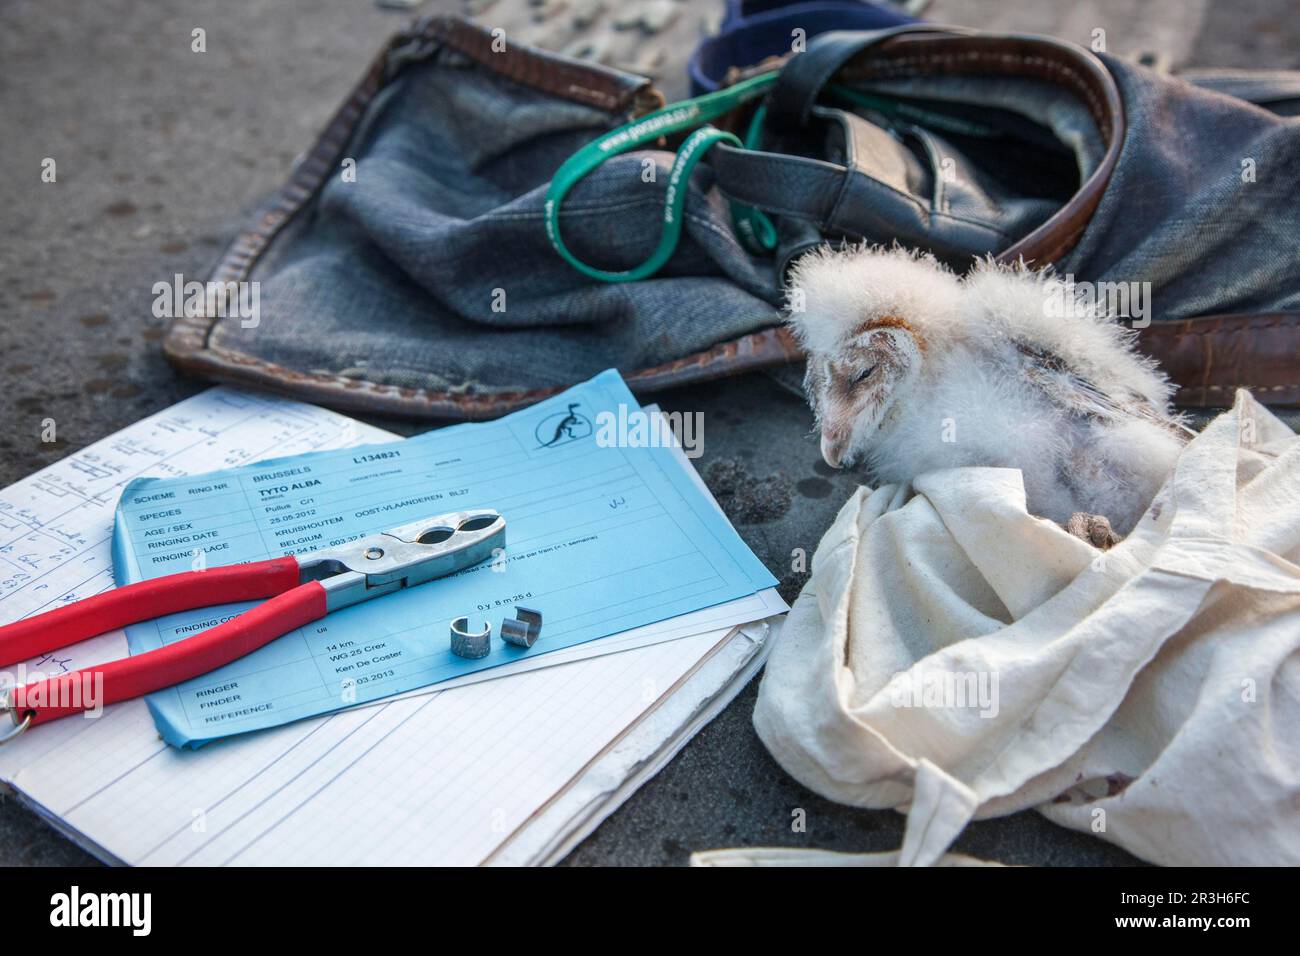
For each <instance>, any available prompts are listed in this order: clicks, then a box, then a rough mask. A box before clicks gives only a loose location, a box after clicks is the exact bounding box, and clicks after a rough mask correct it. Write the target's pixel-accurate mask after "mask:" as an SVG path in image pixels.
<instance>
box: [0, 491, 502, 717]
mask: <svg viewBox="0 0 1300 956" xmlns="http://www.w3.org/2000/svg"><path fill="white" fill-rule="evenodd" d="M505 540H506V519H505V518H503V517H502V516H501V515H500V514H499V513H498V512H496V511H494V510H491V509H478V510H469V511H456V512H452V513H449V514H443V515H438V516H437V517H433V518H426V519H424V520H422V521H415V522H412V523H411V524H405V525H402V526H401V527H399V528H393V529H391V530H389V531H382V532H379V533H377V534H370V535H366V536H365V537H362V538H358V539H356V540H354V541H349V542H347V543H346V544H342V545H339V546H337V547H332V548H326V549H323V550H320V551H312V552H308V553H305V554H300V555H288V556H286V557H283V558H272V559H270V560H267V561H255V562H252V563H250V564H235V565H230V566H227V567H219V568H211V569H207V570H203V571H184V572H181V573H179V574H169V575H167V576H165V577H160V578H154V579H153V580H151V581H139V582H137V583H135V584H128V585H126V586H124V587H120V588H116V589H114V590H112V591H106V592H104V593H103V594H97V595H95V596H94V597H92V598H87V599H85V600H83V601H76V602H74V603H72V604H68V605H65V606H64V607H60V608H56V609H55V610H53V611H47V612H46V613H44V614H38V615H36V616H34V617H29V618H25V619H23V620H21V621H16V622H14V623H13V624H9V625H6V626H4V627H0V666H8V665H9V664H14V663H17V662H19V661H26V660H29V659H31V658H33V657H36V656H37V655H39V654H44V653H47V652H49V651H53V650H56V649H58V648H60V647H65V646H66V645H68V644H73V643H75V642H77V641H82V640H85V639H86V638H90V637H94V636H95V635H97V634H102V633H104V632H105V631H111V630H114V629H115V628H119V627H124V626H125V625H127V624H135V623H138V622H140V621H144V620H148V619H150V618H154V617H161V616H163V615H166V614H175V613H177V612H178V611H187V610H192V609H194V608H201V607H211V606H212V605H215V604H233V603H235V602H237V601H252V600H256V599H258V598H270V600H268V601H266V602H265V603H264V604H259V605H258V606H257V607H254V608H251V609H249V610H247V611H245V612H244V613H243V614H240V615H239V616H238V617H235V618H232V619H231V620H229V621H226V622H225V623H223V624H218V625H217V626H216V627H212V628H209V629H208V630H206V631H202V632H200V633H198V634H196V635H194V636H193V637H187V638H185V639H183V640H180V641H176V642H175V643H172V644H167V645H165V646H163V647H160V648H157V649H155V650H152V651H147V652H146V653H144V654H137V655H135V656H134V657H127V658H124V659H122V660H116V661H111V662H109V663H107V664H102V665H98V666H94V667H86V668H82V669H81V670H78V671H72V672H70V673H67V674H59V675H57V676H55V677H50V678H48V679H43V680H37V681H34V682H32V683H29V684H24V685H23V686H21V687H13V688H10V689H9V690H8V691H7V692H5V694H4V695H3V697H0V717H3V712H5V711H7V712H8V713H9V715H10V716H11V717H12V719H13V725H14V726H13V728H12V729H10V730H8V732H7V733H3V735H2V736H0V742H3V741H4V740H8V739H9V738H10V737H14V736H17V735H18V734H20V733H22V732H23V731H24V730H26V729H27V728H28V727H29V726H31V725H32V724H40V723H44V722H45V721H47V720H54V719H56V718H58V717H66V716H68V715H69V714H75V713H79V712H81V711H83V710H87V709H89V708H91V707H95V706H97V705H98V704H113V703H117V702H118V701H122V700H128V699H130V698H132V697H139V696H141V695H143V694H149V693H152V692H153V691H156V690H160V689H162V688H164V687H170V686H172V685H173V684H179V683H181V682H183V681H187V680H191V679H192V678H195V677H198V676H199V675H201V674H206V673H207V672H208V671H211V670H215V669H216V668H218V667H221V666H222V665H223V664H229V663H230V662H231V661H233V660H237V659H238V658H240V657H243V656H244V655H245V654H250V653H252V652H253V651H255V650H257V649H258V648H259V647H262V646H263V645H265V644H269V643H270V642H271V641H273V640H275V639H276V638H277V637H280V636H281V635H283V634H287V633H288V632H289V631H292V630H293V629H294V628H298V627H302V626H303V625H305V624H310V623H311V622H312V621H315V620H318V619H320V618H322V617H324V616H325V615H326V614H329V613H330V612H331V611H337V610H339V609H340V608H345V607H349V606H351V605H353V604H357V603H359V602H361V601H365V600H368V599H370V598H373V597H379V596H381V595H384V594H391V593H393V592H394V591H397V590H400V589H402V588H409V587H415V586H416V585H418V584H424V583H425V582H427V581H432V580H434V579H435V578H441V577H445V576H447V575H449V574H454V573H455V572H457V571H460V570H462V569H463V568H468V567H471V566H472V565H475V564H478V563H479V562H480V561H484V560H486V559H487V558H489V557H492V556H493V553H494V551H496V549H498V548H502V547H504V546H505ZM91 681H94V682H96V683H97V684H99V682H101V681H102V684H99V686H100V687H101V688H102V689H101V690H98V691H96V692H95V693H94V694H93V699H91V700H87V697H88V696H90V695H87V694H86V693H85V692H84V690H85V688H87V686H88V685H89V682H91Z"/></svg>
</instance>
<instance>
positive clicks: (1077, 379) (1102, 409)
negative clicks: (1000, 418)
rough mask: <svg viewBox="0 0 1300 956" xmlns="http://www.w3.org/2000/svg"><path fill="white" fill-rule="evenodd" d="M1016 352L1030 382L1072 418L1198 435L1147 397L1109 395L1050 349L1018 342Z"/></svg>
mask: <svg viewBox="0 0 1300 956" xmlns="http://www.w3.org/2000/svg"><path fill="white" fill-rule="evenodd" d="M1016 350H1017V352H1018V353H1019V355H1020V357H1021V359H1022V361H1023V365H1022V368H1023V370H1024V374H1025V377H1026V378H1027V379H1028V380H1029V382H1030V383H1031V384H1032V385H1034V386H1035V387H1036V388H1038V389H1039V390H1041V391H1042V392H1043V394H1044V395H1046V396H1047V397H1048V398H1049V399H1050V400H1051V401H1052V402H1053V403H1055V404H1056V405H1058V406H1060V407H1061V408H1063V409H1065V410H1066V411H1067V412H1069V413H1070V414H1071V415H1074V416H1077V417H1079V418H1092V419H1097V420H1103V421H1124V420H1133V419H1139V420H1143V421H1148V422H1151V423H1153V424H1156V425H1159V426H1160V427H1162V428H1166V429H1168V430H1169V431H1171V432H1174V433H1175V434H1177V435H1179V436H1181V437H1184V438H1193V437H1195V435H1196V432H1195V431H1193V430H1192V429H1191V428H1188V427H1187V425H1185V424H1184V423H1183V422H1182V421H1180V420H1179V419H1177V418H1174V417H1171V416H1170V415H1167V414H1165V413H1164V412H1163V411H1162V410H1161V409H1159V408H1157V407H1156V406H1155V405H1153V404H1152V403H1151V401H1150V399H1148V398H1146V397H1145V396H1143V395H1140V394H1138V393H1137V392H1132V391H1130V392H1121V393H1118V394H1115V393H1112V392H1109V391H1107V390H1106V389H1103V388H1101V387H1100V386H1098V385H1097V384H1096V383H1095V382H1093V381H1092V380H1091V379H1089V378H1088V377H1087V376H1086V375H1084V374H1082V373H1080V372H1079V371H1078V370H1077V369H1074V368H1072V367H1071V366H1070V365H1069V364H1068V363H1067V362H1066V361H1065V360H1064V359H1062V358H1061V357H1060V356H1059V355H1056V354H1055V353H1053V352H1050V351H1048V350H1047V349H1044V348H1042V347H1040V346H1035V345H1031V344H1028V343H1025V342H1017V343H1016Z"/></svg>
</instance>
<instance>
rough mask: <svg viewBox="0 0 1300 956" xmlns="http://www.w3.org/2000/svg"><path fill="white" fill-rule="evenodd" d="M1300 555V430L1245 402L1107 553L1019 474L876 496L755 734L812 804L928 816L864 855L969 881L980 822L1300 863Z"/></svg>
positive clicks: (1179, 858) (775, 684)
mask: <svg viewBox="0 0 1300 956" xmlns="http://www.w3.org/2000/svg"><path fill="white" fill-rule="evenodd" d="M1297 562H1300V439H1298V438H1297V437H1296V436H1295V435H1294V434H1293V433H1292V432H1291V430H1290V429H1289V428H1287V427H1286V426H1285V425H1284V424H1283V423H1282V422H1280V421H1279V420H1278V419H1276V418H1275V417H1274V416H1273V415H1271V414H1270V413H1269V412H1268V411H1267V410H1266V409H1265V408H1263V407H1262V406H1261V405H1259V404H1257V403H1256V402H1255V401H1254V400H1253V399H1252V398H1251V396H1250V395H1248V394H1247V393H1245V392H1239V393H1238V395H1237V400H1236V404H1235V406H1234V407H1233V409H1232V410H1231V411H1229V412H1226V413H1224V414H1223V415H1221V416H1219V417H1218V418H1216V419H1215V420H1214V421H1213V422H1211V424H1210V425H1209V427H1208V428H1206V429H1205V431H1204V432H1203V433H1202V434H1201V435H1199V436H1198V437H1197V438H1196V439H1194V440H1193V441H1192V442H1191V443H1190V444H1188V446H1187V447H1186V449H1185V450H1184V452H1183V454H1182V455H1181V457H1180V458H1179V460H1178V463H1177V466H1176V468H1175V471H1174V473H1173V474H1172V475H1171V477H1170V478H1169V480H1168V481H1167V482H1166V484H1165V486H1164V488H1163V489H1162V490H1161V491H1160V493H1159V494H1158V495H1157V497H1156V499H1155V500H1154V501H1153V502H1152V505H1151V507H1150V508H1149V509H1148V510H1147V512H1146V514H1145V515H1144V517H1143V519H1142V520H1141V522H1140V523H1139V525H1138V527H1137V528H1136V529H1135V530H1134V531H1133V533H1132V534H1131V535H1129V537H1128V538H1126V539H1125V540H1124V541H1123V542H1122V543H1121V544H1119V545H1118V546H1117V547H1115V548H1113V549H1112V550H1111V551H1109V552H1106V553H1104V554H1103V553H1102V552H1100V551H1097V550H1095V549H1094V548H1092V547H1091V546H1089V545H1087V544H1085V543H1084V542H1082V541H1080V540H1079V539H1078V538H1075V537H1072V536H1070V535H1068V534H1066V532H1065V531H1064V530H1063V529H1062V528H1061V527H1059V526H1058V525H1056V524H1053V523H1052V522H1049V521H1046V520H1043V519H1039V518H1034V517H1032V516H1030V515H1029V514H1027V513H1026V511H1025V497H1024V489H1023V485H1022V483H1021V479H1020V473H1019V472H1018V471H1013V470H1006V469H992V468H964V469H954V470H949V471H941V472H932V473H929V474H926V475H923V476H921V477H920V478H918V479H917V480H916V481H915V482H914V485H913V488H912V489H911V491H910V492H909V491H908V490H907V489H902V488H898V487H895V486H888V487H883V488H878V489H876V490H875V491H870V490H868V489H866V488H863V489H861V490H860V491H859V492H858V493H857V494H855V495H854V496H853V497H852V498H851V499H850V500H849V502H848V503H847V504H846V505H845V506H844V508H843V510H841V512H840V514H839V516H838V517H837V518H836V520H835V523H834V525H832V527H831V528H830V530H829V531H828V532H827V533H826V535H825V537H824V538H823V539H822V542H821V544H820V546H819V548H818V550H817V554H816V556H815V557H814V559H813V571H812V577H811V579H810V581H809V582H808V585H807V586H806V587H805V589H804V591H803V593H802V594H801V595H800V597H799V599H798V601H797V602H796V603H795V606H794V608H793V610H792V611H791V612H790V616H789V619H788V620H787V622H786V625H785V628H784V632H783V634H782V636H781V639H780V641H779V642H778V643H777V646H776V648H775V649H774V651H773V653H772V657H771V660H770V661H769V663H768V665H767V672H766V675H765V677H764V679H763V683H762V687H761V690H760V692H759V698H758V704H757V707H756V709H755V712H754V725H755V727H756V728H757V730H758V733H759V736H760V737H761V738H762V740H763V741H764V743H765V744H766V746H767V747H768V749H769V750H770V751H771V752H772V754H773V756H774V757H775V758H776V759H777V761H778V762H779V763H780V764H781V765H782V766H783V767H784V768H785V769H786V770H787V771H789V772H790V773H791V774H792V775H793V776H794V777H795V778H797V779H798V780H800V781H801V782H802V783H804V784H805V785H806V786H808V787H809V788H811V789H812V790H815V791H816V792H818V793H820V794H822V795H823V796H825V797H828V798H830V799H832V800H836V801H839V802H841V803H846V804H852V805H857V806H863V807H873V808H885V807H890V808H895V809H898V810H900V811H904V812H906V813H907V814H908V822H907V829H906V834H905V837H904V840H903V846H902V847H901V849H900V850H899V851H898V852H896V853H890V854H858V855H853V856H845V857H844V861H845V862H852V863H856V864H864V863H865V864H873V865H890V864H894V863H899V864H916V865H926V864H933V863H949V864H952V863H958V864H960V863H961V862H964V861H963V860H961V859H957V858H954V856H953V855H952V854H947V853H946V851H947V850H948V847H949V846H950V844H951V843H952V841H953V840H954V839H955V838H956V837H957V836H958V834H960V833H961V831H962V829H963V828H964V827H965V825H966V823H967V822H968V821H969V820H971V819H972V818H982V817H992V816H999V815H1002V814H1007V813H1012V812H1015V811H1018V810H1021V809H1024V808H1027V807H1036V808H1037V809H1038V810H1039V811H1040V812H1042V813H1043V814H1044V815H1045V816H1047V817H1048V818H1049V819H1051V820H1054V821H1056V822H1057V823H1060V824H1063V825H1065V826H1069V827H1074V828H1076V829H1080V830H1086V831H1091V832H1095V833H1097V835H1099V836H1101V837H1102V838H1104V839H1107V840H1110V841H1111V842H1113V843H1117V844H1119V845H1120V846H1122V847H1124V848H1126V849H1127V850H1129V851H1130V852H1132V853H1134V854H1136V855H1137V856H1139V857H1142V858H1143V859H1145V860H1149V861H1152V862H1156V863H1162V864H1171V865H1177V864H1187V865H1191V864H1210V865H1215V864H1266V863H1268V864H1297V863H1300V567H1297ZM963 693H964V696H963ZM818 855H819V854H818V853H817V851H808V852H800V851H793V852H791V851H786V852H783V853H778V854H773V853H771V852H769V851H762V850H756V851H751V850H736V851H719V852H718V853H712V854H700V855H698V856H697V859H696V862H697V863H703V864H727V863H747V862H748V863H763V862H773V861H776V862H825V860H820V861H819V860H817V857H818Z"/></svg>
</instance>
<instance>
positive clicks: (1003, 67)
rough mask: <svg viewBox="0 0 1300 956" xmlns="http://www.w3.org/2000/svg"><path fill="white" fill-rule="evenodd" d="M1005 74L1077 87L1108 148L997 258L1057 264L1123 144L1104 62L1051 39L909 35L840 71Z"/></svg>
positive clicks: (1115, 95) (1119, 103) (851, 74)
mask: <svg viewBox="0 0 1300 956" xmlns="http://www.w3.org/2000/svg"><path fill="white" fill-rule="evenodd" d="M997 73H1001V74H1005V75H1011V76H1027V77H1031V78H1034V79H1041V80H1047V81H1048V82H1051V83H1054V84H1056V85H1058V86H1063V87H1065V88H1066V89H1068V90H1070V92H1072V93H1074V94H1075V95H1076V96H1078V97H1079V99H1080V100H1081V101H1082V102H1083V103H1084V105H1085V106H1087V108H1088V112H1089V114H1090V115H1091V116H1092V120H1093V122H1094V123H1095V124H1096V125H1097V131H1098V133H1099V134H1100V135H1101V138H1102V142H1104V143H1105V144H1106V152H1105V155H1104V156H1103V157H1102V160H1101V162H1100V163H1099V164H1098V165H1097V168H1096V169H1095V170H1094V171H1093V173H1092V175H1091V176H1089V177H1088V179H1087V180H1086V181H1085V182H1084V183H1083V184H1082V185H1081V186H1080V187H1079V189H1078V191H1077V192H1076V193H1075V194H1074V195H1073V196H1072V197H1071V198H1070V200H1069V201H1068V202H1067V203H1066V204H1065V205H1064V206H1062V207H1061V208H1060V209H1058V210H1057V211H1056V212H1055V213H1054V214H1053V215H1052V216H1051V217H1050V218H1049V219H1048V220H1047V221H1046V222H1045V223H1043V224H1042V225H1041V226H1039V227H1038V228H1037V229H1035V230H1033V231H1032V232H1031V233H1029V235H1027V236H1025V237H1024V238H1023V239H1021V240H1020V241H1019V242H1017V243H1016V244H1015V245H1013V246H1011V247H1010V248H1009V249H1006V250H1005V251H1003V252H1002V254H1001V255H999V256H998V259H999V260H1002V261H1007V262H1011V261H1015V260H1017V259H1020V258H1024V259H1025V260H1026V261H1027V262H1031V263H1033V264H1035V265H1037V266H1045V265H1050V264H1052V263H1055V262H1056V261H1057V260H1059V259H1060V258H1061V257H1062V256H1064V255H1065V254H1066V253H1067V252H1069V251H1070V250H1071V249H1073V248H1074V246H1075V243H1077V242H1078V241H1079V237H1080V236H1081V235H1082V234H1083V230H1084V229H1085V228H1086V227H1087V225H1088V221H1089V220H1090V219H1091V218H1092V214H1093V213H1094V212H1095V211H1096V209H1097V206H1098V205H1099V204H1100V203H1101V197H1102V195H1103V194H1104V193H1105V191H1106V186H1107V185H1108V184H1109V183H1110V177H1111V175H1112V173H1114V171H1115V165H1116V163H1118V161H1119V153H1120V149H1121V148H1122V147H1123V145H1124V136H1125V132H1126V125H1125V120H1124V103H1123V100H1122V99H1121V97H1120V93H1119V87H1118V86H1117V85H1116V83H1115V79H1114V77H1112V76H1111V75H1110V73H1109V71H1107V69H1106V67H1105V65H1104V64H1103V63H1102V62H1101V61H1100V60H1099V59H1097V57H1095V56H1093V55H1092V54H1091V53H1089V52H1087V51H1086V50H1083V49H1080V48H1078V47H1074V46H1071V45H1068V44H1065V43H1061V42H1059V41H1057V40H1052V39H1050V38H1047V37H1028V36H1025V37H1014V36H1013V37H1003V36H996V37H990V36H979V35H975V36H970V35H960V36H935V35H934V34H932V33H926V34H921V35H909V34H906V33H903V34H900V35H898V36H896V37H891V38H889V39H887V40H884V41H883V42H881V43H880V44H878V45H876V46H873V47H869V48H868V49H867V50H866V51H864V52H863V54H862V55H861V56H860V57H858V58H857V59H854V60H850V61H849V63H847V64H846V65H845V66H844V68H843V69H842V70H841V71H840V74H839V75H840V77H841V78H843V79H845V80H849V81H861V80H872V79H902V78H907V77H909V76H934V75H936V74H952V75H977V76H987V75H989V74H997Z"/></svg>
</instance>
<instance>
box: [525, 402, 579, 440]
mask: <svg viewBox="0 0 1300 956" xmlns="http://www.w3.org/2000/svg"><path fill="white" fill-rule="evenodd" d="M579 407H581V406H580V404H579V403H578V402H570V403H569V407H568V410H567V411H563V412H556V413H554V414H553V415H547V416H546V417H545V418H543V419H542V420H541V421H540V422H538V423H537V428H536V429H535V430H534V432H533V435H534V437H535V438H536V439H537V444H538V446H539V447H541V448H556V447H558V446H560V445H567V444H568V443H569V442H573V441H578V440H580V439H583V438H589V437H590V436H591V434H592V432H593V431H594V429H593V427H592V424H591V419H590V418H588V417H587V416H586V415H584V414H582V413H581V412H579V411H578V409H579Z"/></svg>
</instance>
